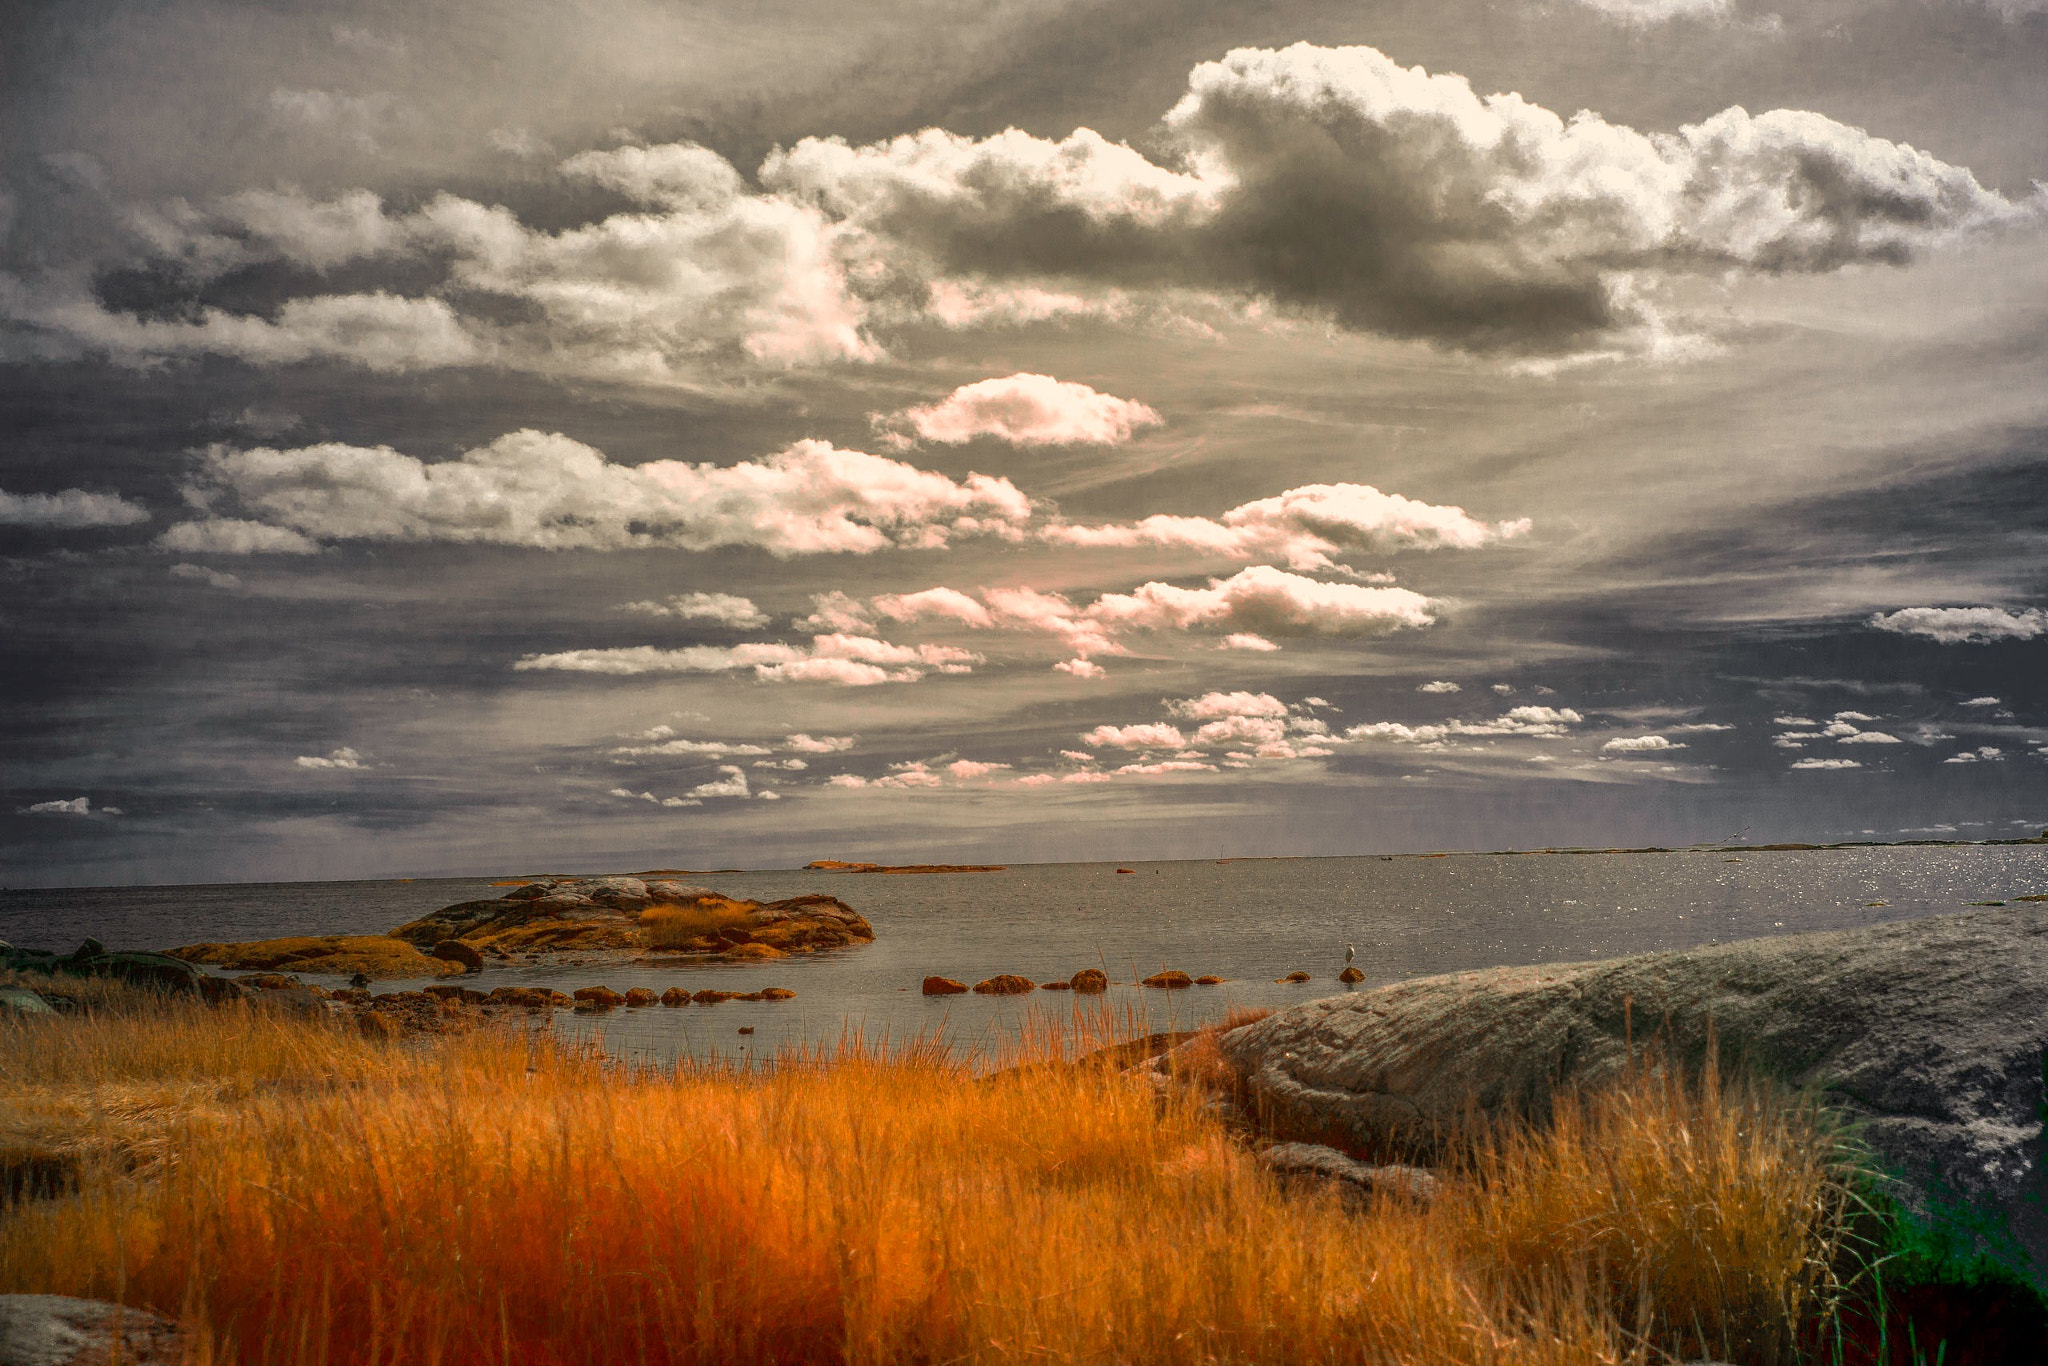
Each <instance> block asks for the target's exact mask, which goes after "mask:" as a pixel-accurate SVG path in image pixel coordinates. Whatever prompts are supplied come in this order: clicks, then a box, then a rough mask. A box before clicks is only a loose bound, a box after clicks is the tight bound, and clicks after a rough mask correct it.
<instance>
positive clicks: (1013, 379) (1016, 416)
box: [902, 374, 1161, 446]
mask: <svg viewBox="0 0 2048 1366" xmlns="http://www.w3.org/2000/svg"><path fill="white" fill-rule="evenodd" d="M902 420H903V421H904V422H905V423H907V424H908V425H909V426H910V428H911V429H912V430H913V431H915V432H916V433H917V434H918V435H919V436H921V437H923V438H924V439H925V440H926V441H939V442H945V443H948V444H956V445H957V444H958V443H960V442H963V441H972V440H973V439H974V438H976V437H978V436H993V437H997V438H1000V439H1001V440H1004V441H1008V442H1010V443H1011V444H1013V445H1018V446H1065V445H1078V444H1088V445H1101V446H1115V445H1121V444H1123V443H1124V442H1126V441H1129V440H1130V439H1131V435H1132V433H1133V432H1135V431H1136V430H1137V429H1138V428H1140V427H1149V426H1154V425H1157V424H1158V423H1159V422H1160V421H1161V418H1160V416H1159V414H1158V413H1156V412H1154V411H1153V410H1152V409H1150V408H1148V407H1146V406H1145V405H1144V404H1142V403H1138V402H1135V401H1133V400H1131V399H1124V398H1118V397H1116V396H1115V395H1113V394H1103V393H1098V392H1096V391H1095V390H1093V389H1091V388H1089V387H1088V386H1087V385H1085V384H1075V383H1072V382H1070V381H1066V380H1058V379H1054V378H1053V377H1052V376H1051V375H1033V374H1015V375H1010V376H1008V377H1006V378H1003V379H985V380H981V381H978V382H977V383H974V384H965V385H962V386H961V387H960V388H958V389H955V390H954V391H953V392H952V393H951V394H949V395H947V396H946V397H945V398H944V399H942V400H940V401H939V402H937V403H934V404H931V405H929V406H927V407H923V408H912V409H910V410H909V411H907V412H905V413H904V414H903V415H902Z"/></svg>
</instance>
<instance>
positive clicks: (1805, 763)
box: [1792, 759, 1863, 769]
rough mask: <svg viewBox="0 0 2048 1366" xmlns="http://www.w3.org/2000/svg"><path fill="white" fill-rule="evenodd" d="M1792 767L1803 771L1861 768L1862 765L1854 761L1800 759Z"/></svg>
mask: <svg viewBox="0 0 2048 1366" xmlns="http://www.w3.org/2000/svg"><path fill="white" fill-rule="evenodd" d="M1792 767H1794V768H1804V769H1818V768H1861V767H1863V765H1861V764H1859V763H1857V762H1856V761H1855V760H1854V759H1800V760H1798V761H1796V762H1795V763H1794V764H1793V765H1792Z"/></svg>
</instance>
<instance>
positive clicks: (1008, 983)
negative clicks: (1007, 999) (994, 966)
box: [974, 972, 1038, 996]
mask: <svg viewBox="0 0 2048 1366" xmlns="http://www.w3.org/2000/svg"><path fill="white" fill-rule="evenodd" d="M1036 990H1038V983H1036V982H1034V981H1032V980H1031V979H1030V978H1029V977H1019V976H1018V975H1017V974H1016V973H1014V972H1003V973H997V974H996V975H995V976H994V977H990V978H988V979H987V980H986V981H981V982H976V983H975V984H974V991H975V994H976V995H978V996H1024V995H1028V994H1029V993H1031V992H1034V991H1036Z"/></svg>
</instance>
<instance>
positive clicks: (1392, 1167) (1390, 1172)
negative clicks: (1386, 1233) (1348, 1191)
mask: <svg viewBox="0 0 2048 1366" xmlns="http://www.w3.org/2000/svg"><path fill="white" fill-rule="evenodd" d="M1259 1162H1260V1163H1261V1164H1262V1165H1263V1166H1265V1167H1266V1169H1267V1170H1269V1171H1271V1172H1273V1173H1274V1174H1276V1175H1278V1176H1285V1177H1296V1178H1300V1177H1307V1178H1310V1179H1320V1180H1325V1181H1341V1182H1344V1183H1346V1184H1348V1185H1351V1186H1355V1187H1357V1188H1358V1189H1359V1190H1361V1191H1371V1192H1374V1193H1377V1194H1382V1195H1404V1196H1407V1197H1408V1198H1409V1199H1411V1200H1420V1201H1424V1202H1427V1201H1429V1200H1431V1199H1433V1198H1434V1197H1435V1196H1436V1177H1435V1176H1434V1175H1432V1174H1431V1173H1429V1172H1427V1171H1424V1170H1423V1169H1422V1168H1420V1167H1407V1166H1402V1165H1400V1164H1398V1163H1385V1164H1378V1165H1376V1164H1374V1163H1371V1162H1360V1161H1359V1160H1358V1159H1357V1158H1355V1157H1350V1156H1347V1155H1346V1154H1344V1153H1340V1152H1338V1151H1337V1150H1336V1149H1335V1148H1330V1147H1325V1146H1324V1145H1323V1144H1321V1143H1276V1144H1274V1145H1273V1146H1272V1147H1270V1148H1267V1149H1266V1150H1264V1151H1263V1152H1261V1153H1260V1154H1259Z"/></svg>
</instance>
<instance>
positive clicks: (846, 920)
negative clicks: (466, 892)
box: [391, 877, 875, 964]
mask: <svg viewBox="0 0 2048 1366" xmlns="http://www.w3.org/2000/svg"><path fill="white" fill-rule="evenodd" d="M391 937H392V938H393V939H395V940H400V941H403V942H405V943H408V944H414V945H419V946H421V947H423V948H427V949H430V950H431V951H432V952H433V953H434V954H436V955H451V956H453V957H455V958H456V959H457V960H458V961H459V962H462V963H467V962H468V961H469V957H470V956H475V958H476V961H477V962H478V963H479V964H481V963H482V962H483V959H484V957H485V956H490V957H498V958H514V957H529V956H536V955H540V956H544V955H550V954H559V953H567V952H577V953H592V952H595V953H615V954H619V955H625V954H629V953H630V954H635V955H638V954H646V953H654V954H660V955H670V954H674V955H685V956H690V957H700V958H711V957H717V958H724V959H728V960H732V961H739V962H743V961H746V960H749V959H773V958H781V957H784V956H785V955H788V954H795V953H816V952H819V951H821V950H824V949H837V948H847V947H850V946H853V945H857V944H867V943H872V942H873V941H874V937H875V931H874V927H873V926H871V925H869V924H868V922H867V921H866V920H865V919H863V918H862V917H861V916H860V915H859V914H858V913H856V912H855V911H854V910H853V908H852V907H850V906H848V905H847V904H846V903H845V902H843V901H840V900H839V899H838V898H837V897H830V896H820V895H817V894H810V895H805V896H795V897H790V898H788V899H787V900H783V901H772V902H768V903H766V904H763V903H761V902H758V901H742V900H738V899H736V898H733V897H728V896H721V895H720V894H719V893H717V892H713V891H710V890H708V889H706V888H703V887H695V886H690V885H687V884H685V883H681V882H674V881H670V880H666V879H659V878H657V879H654V880H651V881H650V880H647V879H644V878H638V877H599V878H548V879H545V880H542V881H536V882H529V883H525V884H523V885H521V886H517V887H514V888H513V889H512V890H511V891H509V892H507V893H505V895H503V896H501V897H492V898H489V899H487V900H483V901H464V902H458V903H457V904H455V905H453V906H445V907H443V908H442V909H440V910H438V911H435V912H434V913H433V914H432V915H427V916H422V917H420V918H419V919H418V920H414V921H410V922H408V923H407V924H404V925H400V926H399V927H398V928H397V929H395V930H392V931H391Z"/></svg>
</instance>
